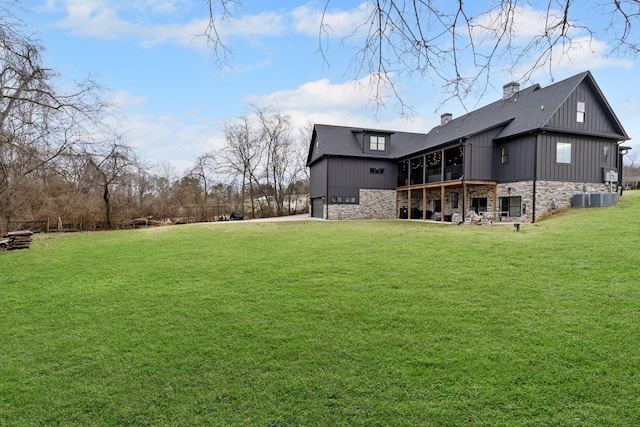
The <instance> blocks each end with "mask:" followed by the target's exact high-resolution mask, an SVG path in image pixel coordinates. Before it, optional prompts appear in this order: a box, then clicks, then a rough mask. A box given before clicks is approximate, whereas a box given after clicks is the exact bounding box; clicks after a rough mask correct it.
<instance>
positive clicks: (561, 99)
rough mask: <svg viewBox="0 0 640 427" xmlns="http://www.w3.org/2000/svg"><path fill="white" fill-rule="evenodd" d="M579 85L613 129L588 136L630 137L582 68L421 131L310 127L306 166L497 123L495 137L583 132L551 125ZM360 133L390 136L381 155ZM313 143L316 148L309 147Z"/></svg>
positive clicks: (396, 154)
mask: <svg viewBox="0 0 640 427" xmlns="http://www.w3.org/2000/svg"><path fill="white" fill-rule="evenodd" d="M582 83H585V84H586V85H587V86H588V88H589V89H590V91H591V93H592V94H593V96H594V97H595V99H596V101H597V102H598V104H599V106H600V108H601V109H602V111H603V113H604V115H605V116H606V117H607V119H608V120H609V122H610V123H611V126H612V129H613V133H602V132H600V133H594V135H597V136H602V137H605V138H611V139H617V140H619V141H623V140H628V139H630V138H629V136H628V135H627V133H626V131H625V130H624V128H623V127H622V124H621V123H620V121H619V120H618V118H617V117H616V115H615V113H614V112H613V109H612V108H611V106H610V105H609V103H608V102H607V100H606V98H605V97H604V95H603V93H602V91H601V90H600V87H599V86H598V85H597V83H596V81H595V79H594V78H593V75H592V74H591V72H590V71H585V72H582V73H580V74H576V75H575V76H572V77H569V78H567V79H565V80H562V81H560V82H557V83H554V84H552V85H549V86H547V87H544V88H543V87H542V86H540V85H538V84H535V85H532V86H529V87H527V88H525V89H522V90H520V91H519V92H517V93H515V94H514V95H512V96H511V97H509V98H507V99H500V100H498V101H495V102H493V103H491V104H489V105H486V106H484V107H481V108H479V109H477V110H474V111H471V112H469V113H467V114H465V115H463V116H461V117H458V118H456V119H453V120H451V121H450V122H448V123H447V124H445V125H439V126H436V127H434V128H433V129H431V130H430V131H429V133H427V134H421V133H408V132H394V131H385V130H379V129H362V128H351V127H343V126H331V125H315V127H314V131H313V137H312V141H311V146H310V147H309V156H308V158H307V165H310V164H311V163H313V162H315V161H316V160H317V159H318V158H320V157H322V156H324V155H336V156H353V157H368V158H372V157H382V158H390V159H398V158H401V157H408V156H410V155H412V154H414V153H417V152H419V151H425V150H428V149H432V148H435V147H437V146H440V145H444V144H450V143H454V142H458V141H460V140H461V139H466V138H469V137H471V136H473V135H477V134H479V133H481V132H484V131H487V130H489V129H495V128H499V127H500V128H501V129H500V130H499V132H498V134H497V136H496V137H495V139H498V140H499V139H506V138H510V137H514V136H517V135H522V134H526V133H528V132H533V131H537V130H549V131H553V130H555V131H561V132H575V133H581V134H588V133H589V132H588V131H581V130H574V129H570V128H557V127H554V126H553V125H552V124H551V121H552V118H553V117H554V115H555V114H556V113H557V112H558V110H559V109H560V108H561V107H562V106H563V104H564V103H565V102H566V101H567V100H568V99H569V97H570V96H571V94H572V93H573V92H574V91H576V89H577V88H578V86H580V85H581V84H582ZM362 132H375V133H383V134H388V135H391V145H390V152H388V153H385V155H384V156H381V155H372V154H371V153H365V152H364V150H363V147H362V146H361V144H360V143H359V142H358V140H357V138H356V135H357V134H358V133H362ZM316 142H317V143H318V145H317V147H318V149H317V150H316V149H314V145H315V143H316Z"/></svg>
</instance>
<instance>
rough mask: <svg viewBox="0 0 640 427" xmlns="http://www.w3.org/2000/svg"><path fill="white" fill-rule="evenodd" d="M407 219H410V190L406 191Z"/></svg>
mask: <svg viewBox="0 0 640 427" xmlns="http://www.w3.org/2000/svg"><path fill="white" fill-rule="evenodd" d="M407 193H408V194H407V219H411V188H409V189H408V190H407Z"/></svg>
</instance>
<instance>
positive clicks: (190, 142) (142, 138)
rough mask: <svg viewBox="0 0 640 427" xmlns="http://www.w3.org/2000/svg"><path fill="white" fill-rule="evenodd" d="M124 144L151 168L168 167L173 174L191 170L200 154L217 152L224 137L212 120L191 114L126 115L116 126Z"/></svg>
mask: <svg viewBox="0 0 640 427" xmlns="http://www.w3.org/2000/svg"><path fill="white" fill-rule="evenodd" d="M119 130H120V131H121V132H122V133H123V134H124V135H125V137H126V141H127V143H129V144H131V145H132V146H134V147H135V148H136V149H137V150H138V151H139V152H140V153H142V155H143V156H145V159H144V160H145V161H147V162H149V163H151V164H156V165H157V164H162V163H171V164H172V165H173V166H175V167H176V169H177V172H179V173H182V172H183V171H184V170H185V169H187V168H189V167H191V166H193V164H194V162H195V160H196V159H197V158H198V157H199V156H200V155H202V154H204V153H207V152H212V151H214V150H218V149H220V148H221V147H222V146H223V144H224V135H223V134H222V132H221V131H220V129H219V126H218V123H217V121H216V120H212V119H211V118H210V117H203V116H201V115H197V114H195V113H194V112H193V111H185V112H183V113H182V114H177V115H176V114H161V115H152V114H129V115H128V119H127V120H126V121H124V122H121V123H119Z"/></svg>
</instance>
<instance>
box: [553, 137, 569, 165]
mask: <svg viewBox="0 0 640 427" xmlns="http://www.w3.org/2000/svg"><path fill="white" fill-rule="evenodd" d="M556 162H558V163H565V164H571V143H570V142H558V143H556Z"/></svg>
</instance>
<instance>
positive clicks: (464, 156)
mask: <svg viewBox="0 0 640 427" xmlns="http://www.w3.org/2000/svg"><path fill="white" fill-rule="evenodd" d="M460 145H461V146H462V176H461V177H460V181H462V223H463V224H464V218H465V200H466V199H467V189H466V187H465V183H464V175H465V173H466V172H467V150H466V147H465V145H464V144H463V142H462V138H460Z"/></svg>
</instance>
